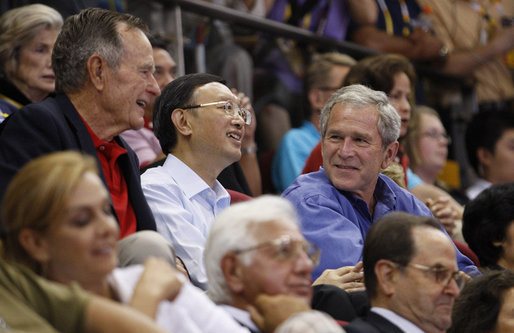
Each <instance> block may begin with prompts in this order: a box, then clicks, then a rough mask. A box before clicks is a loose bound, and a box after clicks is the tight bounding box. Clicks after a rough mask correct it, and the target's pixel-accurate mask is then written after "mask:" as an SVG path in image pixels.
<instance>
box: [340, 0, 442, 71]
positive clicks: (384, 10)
mask: <svg viewBox="0 0 514 333" xmlns="http://www.w3.org/2000/svg"><path fill="white" fill-rule="evenodd" d="M372 6H373V7H374V10H378V15H377V16H376V20H375V21H373V22H372V23H371V24H368V25H365V24H362V23H359V22H352V26H351V29H350V32H349V40H351V41H353V42H355V43H357V44H361V45H363V46H366V47H368V48H370V49H373V50H377V51H380V52H384V53H395V54H401V55H403V56H405V57H407V58H409V59H410V60H413V61H423V62H435V63H439V62H441V61H442V60H443V59H444V57H445V56H446V54H447V49H446V48H445V47H444V44H443V43H442V42H441V41H440V40H439V39H438V38H437V37H435V36H434V35H433V33H431V32H430V27H429V26H428V27H427V26H426V23H425V22H422V20H421V17H422V16H421V14H422V13H423V12H422V9H421V8H420V6H419V4H418V3H417V1H416V0H405V1H396V0H375V1H374V3H373V5H372ZM424 24H425V25H424Z"/></svg>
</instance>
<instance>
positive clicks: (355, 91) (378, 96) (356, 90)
mask: <svg viewBox="0 0 514 333" xmlns="http://www.w3.org/2000/svg"><path fill="white" fill-rule="evenodd" d="M337 103H340V104H341V105H346V106H353V107H357V108H363V107H366V106H372V107H375V108H376V109H377V111H378V115H379V119H378V124H377V127H378V133H380V137H381V138H382V146H383V147H387V146H388V145H390V144H391V143H393V142H395V141H396V140H398V138H399V137H400V127H401V118H400V116H399V115H398V112H396V110H395V109H394V107H393V106H392V105H391V104H390V103H389V100H388V99H387V95H386V94H385V93H384V92H382V91H376V90H373V89H370V88H368V87H366V86H363V85H361V84H353V85H350V86H346V87H343V88H341V89H339V90H338V91H336V92H335V93H334V94H333V95H332V96H331V97H330V99H329V100H328V101H327V103H326V104H325V106H324V107H323V109H322V110H321V118H320V128H321V136H322V137H323V138H324V137H325V134H326V132H327V126H328V119H329V118H330V113H331V112H332V108H333V107H334V105H336V104H337Z"/></svg>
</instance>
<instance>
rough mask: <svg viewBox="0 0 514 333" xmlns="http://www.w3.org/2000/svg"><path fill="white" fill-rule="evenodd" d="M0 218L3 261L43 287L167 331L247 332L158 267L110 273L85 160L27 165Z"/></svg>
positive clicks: (105, 202)
mask: <svg viewBox="0 0 514 333" xmlns="http://www.w3.org/2000/svg"><path fill="white" fill-rule="evenodd" d="M2 219H3V221H4V223H5V225H6V227H7V230H8V232H7V237H6V242H5V249H4V250H5V257H6V258H7V259H8V260H10V261H13V262H17V263H21V264H24V265H25V266H27V267H29V268H30V269H31V270H33V271H34V272H36V273H37V274H39V275H41V276H43V277H45V278H47V279H49V280H53V281H56V282H60V283H62V284H71V283H72V282H77V283H78V284H80V285H81V286H82V287H83V288H84V289H86V290H88V291H90V292H92V293H94V294H97V295H100V296H103V297H106V298H109V299H111V300H115V301H118V302H122V303H129V304H130V305H131V306H133V307H135V308H137V309H139V310H141V311H142V312H144V313H146V314H148V315H149V316H151V317H155V318H156V321H157V323H158V324H159V325H160V326H161V327H162V328H164V329H166V330H167V331H170V332H246V330H245V329H242V328H241V327H240V326H239V325H238V324H237V323H236V322H234V321H233V320H232V319H231V318H230V317H229V316H228V315H227V314H225V313H224V312H223V311H222V310H221V309H218V308H216V306H215V305H214V304H213V303H212V302H211V301H209V300H208V299H207V297H206V296H205V295H204V294H203V293H202V292H201V291H199V290H197V289H196V288H195V287H193V286H192V285H190V284H189V283H188V282H186V281H185V278H183V277H182V276H181V275H180V274H179V273H177V272H176V271H175V270H174V269H173V268H171V266H169V265H167V264H166V263H165V262H164V261H160V260H158V259H150V260H149V261H147V262H146V264H145V266H144V267H142V266H131V267H128V268H121V269H120V268H116V265H117V254H116V243H117V239H118V234H119V229H118V225H117V223H116V220H115V218H114V216H113V212H112V208H111V205H110V197H109V194H108V192H107V190H106V189H105V187H104V185H103V183H102V181H101V180H100V178H99V177H98V171H97V167H96V162H95V160H94V159H93V158H92V157H90V156H87V155H82V154H80V153H78V152H70V151H68V152H58V153H53V154H49V155H45V156H42V157H39V158H37V159H35V160H33V161H31V162H29V163H28V164H27V165H26V166H25V167H23V168H22V169H21V170H20V171H19V172H18V173H17V174H16V176H15V177H14V178H13V180H12V182H11V184H10V185H9V187H8V189H7V192H6V195H5V198H4V202H3V209H2Z"/></svg>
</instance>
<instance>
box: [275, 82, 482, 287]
mask: <svg viewBox="0 0 514 333" xmlns="http://www.w3.org/2000/svg"><path fill="white" fill-rule="evenodd" d="M400 128H401V118H400V116H399V115H398V113H397V112H396V110H395V109H394V108H393V106H392V105H391V104H390V103H389V101H388V99H387V96H386V94H385V93H383V92H380V91H375V90H372V89H369V88H367V87H365V86H362V85H350V86H346V87H343V88H341V89H340V90H338V91H337V92H336V93H334V95H332V97H331V98H330V99H329V100H328V102H327V104H325V106H324V108H323V109H322V111H321V137H322V139H321V142H322V155H323V168H322V169H320V170H319V171H317V172H312V173H309V174H305V175H301V176H300V177H298V178H296V180H295V181H294V182H293V184H291V186H289V187H288V188H287V189H286V190H285V191H284V192H283V194H282V195H283V196H284V197H285V198H287V199H289V200H290V201H291V202H293V204H294V205H295V207H296V208H297V210H298V214H299V216H300V219H301V223H302V233H303V234H304V236H305V238H306V239H308V240H310V241H312V242H314V243H315V244H316V245H317V246H318V247H320V248H321V250H322V252H321V261H320V265H318V266H317V267H316V268H315V269H314V273H313V276H314V277H315V278H317V277H318V276H319V275H320V274H321V272H322V271H323V270H325V269H328V268H330V269H333V268H338V267H341V266H345V265H356V264H357V263H358V262H359V261H360V260H361V255H362V254H361V253H362V243H363V241H364V238H365V237H366V233H367V231H368V229H369V227H370V226H371V225H372V224H373V223H374V222H375V221H377V220H378V219H379V218H380V217H382V216H383V215H386V214H388V213H390V212H392V211H405V212H408V213H411V214H413V215H419V216H431V215H432V214H431V213H430V210H429V209H428V208H427V207H426V206H425V205H424V204H423V203H422V202H420V201H419V200H418V199H416V198H415V197H414V196H413V195H412V194H411V193H409V192H407V191H406V190H404V189H402V188H401V187H400V186H398V185H397V184H396V183H395V182H394V181H392V180H391V179H390V178H388V177H386V176H384V175H381V174H380V170H381V169H385V168H386V167H388V166H389V165H390V164H391V163H392V162H393V159H394V157H395V155H396V152H397V150H398V145H399V144H398V141H397V139H398V137H399V135H400ZM457 257H458V262H459V267H460V268H461V269H465V270H467V271H468V272H470V273H475V272H476V267H475V266H473V265H472V263H471V261H470V260H469V259H468V258H466V257H465V256H463V255H462V254H460V253H458V256H457Z"/></svg>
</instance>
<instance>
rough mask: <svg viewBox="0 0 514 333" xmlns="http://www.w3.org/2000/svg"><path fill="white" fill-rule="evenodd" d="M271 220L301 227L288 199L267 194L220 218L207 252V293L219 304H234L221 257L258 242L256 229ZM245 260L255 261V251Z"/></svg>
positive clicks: (232, 207) (222, 214)
mask: <svg viewBox="0 0 514 333" xmlns="http://www.w3.org/2000/svg"><path fill="white" fill-rule="evenodd" d="M269 222H275V223H281V224H287V225H291V224H292V225H295V226H298V217H297V214H296V210H295V208H294V207H293V205H292V204H291V203H290V202H289V201H288V200H287V199H284V198H281V197H278V196H274V195H263V196H260V197H258V198H255V199H251V200H249V201H245V202H241V203H237V204H234V205H232V206H230V207H229V208H227V209H226V210H224V211H223V212H222V213H221V214H220V215H218V216H217V217H216V220H215V221H214V223H213V224H212V227H211V230H210V232H209V236H208V237H207V242H206V244H205V251H204V263H205V269H206V272H207V279H208V281H209V282H208V290H207V293H208V295H209V297H210V298H211V299H212V300H213V301H214V302H215V303H225V304H230V302H231V299H232V295H231V291H230V289H229V287H228V285H227V283H226V281H225V277H224V275H223V272H222V269H221V260H222V259H223V257H224V256H225V255H226V254H227V253H229V252H231V251H237V250H241V249H245V248H248V247H252V246H255V245H257V239H255V230H256V228H257V227H258V225H260V224H264V223H269ZM252 229H253V232H252ZM241 260H242V262H243V264H244V265H247V266H248V265H250V264H251V263H252V260H253V251H252V252H248V253H245V254H243V255H242V256H241Z"/></svg>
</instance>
